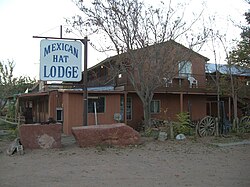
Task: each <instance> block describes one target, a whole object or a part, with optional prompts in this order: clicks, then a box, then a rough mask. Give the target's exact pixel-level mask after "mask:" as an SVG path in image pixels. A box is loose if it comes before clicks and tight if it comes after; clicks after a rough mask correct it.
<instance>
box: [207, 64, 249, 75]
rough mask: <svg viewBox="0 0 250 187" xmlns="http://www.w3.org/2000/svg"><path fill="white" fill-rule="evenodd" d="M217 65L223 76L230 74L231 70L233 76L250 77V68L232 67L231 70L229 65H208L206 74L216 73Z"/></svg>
mask: <svg viewBox="0 0 250 187" xmlns="http://www.w3.org/2000/svg"><path fill="white" fill-rule="evenodd" d="M216 65H217V69H218V71H219V72H220V73H221V74H230V70H231V73H232V75H238V76H247V77H250V68H246V67H242V66H235V65H232V66H231V69H230V66H229V65H227V64H212V63H207V64H206V69H205V72H206V73H214V72H216Z"/></svg>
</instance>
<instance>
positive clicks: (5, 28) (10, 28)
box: [0, 0, 250, 80]
mask: <svg viewBox="0 0 250 187" xmlns="http://www.w3.org/2000/svg"><path fill="white" fill-rule="evenodd" d="M86 1H87V0H86ZM145 1H147V3H149V4H151V1H152V0H145ZM156 1H157V0H154V1H152V2H153V3H155V2H156ZM183 1H184V0H183ZM205 7H206V9H205V14H206V15H213V16H215V17H216V20H217V22H216V24H215V25H214V27H216V28H218V29H220V30H221V33H226V34H227V35H228V40H232V39H235V38H239V36H240V31H241V30H240V29H239V28H236V27H234V26H233V24H232V22H228V20H229V19H230V20H233V21H234V22H235V23H237V24H242V23H244V16H243V14H244V12H246V11H247V10H248V9H250V7H249V5H248V4H247V3H246V2H245V1H244V0H206V3H205ZM191 8H192V10H200V9H201V0H192V1H191ZM78 13H80V11H79V10H78V8H77V7H76V5H75V4H74V3H73V2H72V1H71V0H0V24H1V29H0V61H2V62H3V61H4V62H7V61H8V60H11V61H14V63H15V69H14V76H30V77H31V78H36V79H37V80H38V79H39V58H40V41H41V39H38V38H33V36H51V37H59V36H60V25H62V26H63V30H65V29H66V28H67V27H69V26H68V25H67V24H66V22H65V19H64V18H66V17H71V16H74V15H76V14H78ZM63 37H73V38H81V37H80V36H79V35H77V34H66V33H65V32H64V33H63ZM89 39H90V41H95V38H91V36H90V37H89ZM99 42H100V41H99ZM97 44H98V43H97ZM200 53H201V54H202V55H204V56H206V57H208V58H210V59H211V58H213V57H211V48H209V46H206V47H205V48H204V49H202V50H201V51H200ZM88 57H89V58H88V62H89V63H88V67H91V66H93V65H95V64H96V63H98V62H101V61H102V60H104V59H105V58H106V57H108V56H107V54H101V53H99V52H97V51H95V50H94V49H93V48H92V47H91V46H89V52H88ZM221 61H223V60H222V59H221Z"/></svg>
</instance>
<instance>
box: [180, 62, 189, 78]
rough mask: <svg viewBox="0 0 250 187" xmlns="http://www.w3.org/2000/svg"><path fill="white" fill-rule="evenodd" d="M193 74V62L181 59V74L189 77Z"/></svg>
mask: <svg viewBox="0 0 250 187" xmlns="http://www.w3.org/2000/svg"><path fill="white" fill-rule="evenodd" d="M191 74H192V63H191V62H190V61H181V62H180V63H179V76H180V77H189V76H190V75H191Z"/></svg>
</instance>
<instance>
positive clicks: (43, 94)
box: [18, 92, 49, 98]
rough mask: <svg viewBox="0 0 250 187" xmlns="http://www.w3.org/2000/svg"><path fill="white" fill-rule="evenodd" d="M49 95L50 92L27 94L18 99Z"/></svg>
mask: <svg viewBox="0 0 250 187" xmlns="http://www.w3.org/2000/svg"><path fill="white" fill-rule="evenodd" d="M46 95H49V92H36V93H25V94H21V95H19V96H18V97H19V98H26V97H29V98H30V97H40V96H46Z"/></svg>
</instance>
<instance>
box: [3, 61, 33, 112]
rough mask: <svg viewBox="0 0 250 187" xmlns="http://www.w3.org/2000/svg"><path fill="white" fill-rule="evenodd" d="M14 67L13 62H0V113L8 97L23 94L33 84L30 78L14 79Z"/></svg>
mask: <svg viewBox="0 0 250 187" xmlns="http://www.w3.org/2000/svg"><path fill="white" fill-rule="evenodd" d="M14 67H15V65H14V62H13V61H8V62H7V63H5V62H4V61H0V111H2V110H3V108H4V107H5V105H6V103H7V101H8V98H9V97H13V96H14V95H15V94H19V93H24V91H25V90H26V89H27V88H31V87H32V85H33V83H34V82H35V80H32V79H31V78H30V77H22V76H20V77H14V75H13V70H14Z"/></svg>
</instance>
